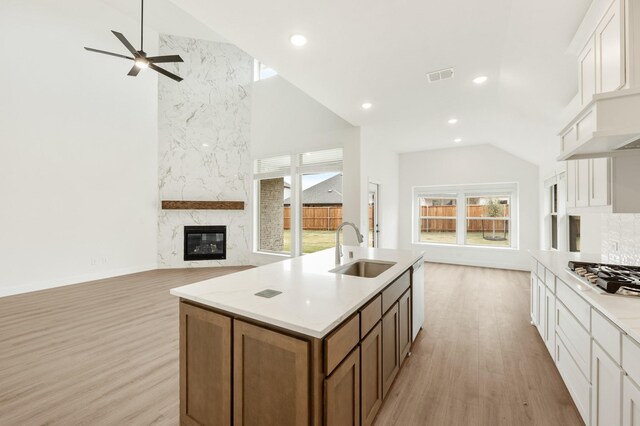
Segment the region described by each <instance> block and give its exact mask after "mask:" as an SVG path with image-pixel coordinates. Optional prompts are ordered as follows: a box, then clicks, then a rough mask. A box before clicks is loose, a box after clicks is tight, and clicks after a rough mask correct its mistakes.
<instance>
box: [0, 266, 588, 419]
mask: <svg viewBox="0 0 640 426" xmlns="http://www.w3.org/2000/svg"><path fill="white" fill-rule="evenodd" d="M231 271H233V269H231V268H220V269H218V268H207V269H189V270H160V271H152V272H145V273H140V274H133V275H128V276H125V277H120V278H114V279H108V280H101V281H96V282H94V283H87V284H79V285H74V286H69V287H62V288H58V289H52V290H46V291H42V292H37V293H30V294H26V295H18V296H11V297H6V298H0V425H3V426H4V425H20V426H22V425H44V424H46V425H65V426H68V425H92V426H93V425H150V424H154V425H177V424H178V320H177V319H178V316H177V315H178V312H177V300H176V298H175V297H173V296H171V295H169V293H168V289H170V288H172V287H175V286H179V285H184V284H187V283H191V282H196V281H200V280H203V279H206V278H209V277H214V276H219V275H222V274H225V273H229V272H231ZM425 272H426V277H427V280H426V291H425V293H426V295H425V299H426V326H425V330H424V331H423V332H421V333H420V336H419V337H418V340H417V341H416V343H415V344H414V347H413V355H412V356H411V357H410V358H409V359H408V361H407V363H406V365H405V367H404V368H403V370H402V371H401V372H400V374H399V375H398V378H397V380H396V383H395V384H394V386H393V388H392V391H391V393H390V395H389V398H388V399H387V400H386V401H385V404H384V407H383V408H382V410H381V412H380V414H379V416H378V419H377V422H376V425H403V426H404V425H491V426H493V425H518V426H523V425H563V426H564V425H574V424H575V425H579V424H582V422H581V421H580V420H579V415H578V413H577V411H576V409H575V407H574V406H573V403H572V402H571V399H570V397H569V394H568V392H567V390H566V388H565V386H564V384H563V383H562V381H561V379H560V376H559V374H558V372H557V370H556V369H555V367H554V365H553V362H552V361H551V358H550V357H549V355H548V354H547V352H546V348H545V346H544V344H543V343H542V340H541V339H540V337H539V336H538V335H537V332H536V331H535V329H534V328H533V327H532V326H530V325H529V322H528V321H529V315H528V311H529V290H528V285H529V278H528V274H525V273H520V272H511V271H501V270H495V269H482V268H471V267H460V266H447V265H439V264H427V266H426V268H425Z"/></svg>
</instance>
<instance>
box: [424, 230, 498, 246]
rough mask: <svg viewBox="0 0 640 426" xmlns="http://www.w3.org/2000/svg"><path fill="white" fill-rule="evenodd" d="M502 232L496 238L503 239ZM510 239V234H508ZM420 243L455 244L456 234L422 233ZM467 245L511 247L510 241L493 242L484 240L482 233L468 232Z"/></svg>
mask: <svg viewBox="0 0 640 426" xmlns="http://www.w3.org/2000/svg"><path fill="white" fill-rule="evenodd" d="M485 235H487V236H491V232H487V233H485ZM502 235H503V234H502V232H496V236H498V237H501V236H502ZM507 238H509V233H507ZM420 241H422V242H424V243H448V244H455V242H456V233H455V232H433V231H432V232H422V233H421V234H420ZM467 244H469V245H474V246H492V247H509V246H510V242H509V240H506V241H491V240H485V239H484V238H482V232H467Z"/></svg>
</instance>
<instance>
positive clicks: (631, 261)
mask: <svg viewBox="0 0 640 426" xmlns="http://www.w3.org/2000/svg"><path fill="white" fill-rule="evenodd" d="M601 226H602V246H601V253H602V256H603V258H604V259H606V261H607V262H610V263H619V264H622V265H640V214H607V215H604V217H603V219H602V221H601Z"/></svg>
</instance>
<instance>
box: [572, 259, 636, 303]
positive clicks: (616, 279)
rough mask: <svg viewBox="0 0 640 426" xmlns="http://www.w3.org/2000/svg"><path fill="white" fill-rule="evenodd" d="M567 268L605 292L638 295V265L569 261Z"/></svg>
mask: <svg viewBox="0 0 640 426" xmlns="http://www.w3.org/2000/svg"><path fill="white" fill-rule="evenodd" d="M569 269H570V270H572V271H573V272H574V273H576V274H578V275H579V276H581V277H582V278H583V279H585V280H587V281H588V282H590V283H591V284H595V285H597V286H598V287H600V288H602V289H603V290H604V291H606V292H607V293H611V294H621V295H624V296H640V267H638V266H624V265H611V264H604V263H588V262H574V261H571V262H569Z"/></svg>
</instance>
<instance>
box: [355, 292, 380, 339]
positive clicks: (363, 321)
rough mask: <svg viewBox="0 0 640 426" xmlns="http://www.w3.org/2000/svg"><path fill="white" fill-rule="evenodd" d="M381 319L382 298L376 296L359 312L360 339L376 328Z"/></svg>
mask: <svg viewBox="0 0 640 426" xmlns="http://www.w3.org/2000/svg"><path fill="white" fill-rule="evenodd" d="M380 318H382V296H380V295H378V296H377V297H376V298H375V299H373V300H372V301H371V302H369V304H368V305H367V306H365V307H364V308H362V310H360V338H361V339H364V336H366V335H367V333H369V331H371V329H372V328H373V327H375V326H376V324H377V323H378V321H380Z"/></svg>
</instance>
